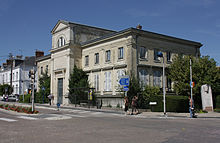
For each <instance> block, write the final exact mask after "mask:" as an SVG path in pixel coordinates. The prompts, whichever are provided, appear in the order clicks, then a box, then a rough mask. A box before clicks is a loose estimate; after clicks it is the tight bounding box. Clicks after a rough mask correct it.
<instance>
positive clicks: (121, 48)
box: [118, 47, 124, 59]
mask: <svg viewBox="0 0 220 143" xmlns="http://www.w3.org/2000/svg"><path fill="white" fill-rule="evenodd" d="M123 58H124V49H123V47H120V48H118V59H123Z"/></svg>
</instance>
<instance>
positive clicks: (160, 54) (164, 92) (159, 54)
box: [157, 52, 167, 116]
mask: <svg viewBox="0 0 220 143" xmlns="http://www.w3.org/2000/svg"><path fill="white" fill-rule="evenodd" d="M157 56H158V57H162V58H163V113H164V116H167V113H166V91H165V63H164V55H163V53H162V52H158V53H157Z"/></svg>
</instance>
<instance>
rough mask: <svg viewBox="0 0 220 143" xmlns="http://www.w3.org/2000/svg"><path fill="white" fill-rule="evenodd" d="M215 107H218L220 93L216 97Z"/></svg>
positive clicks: (219, 106) (219, 104)
mask: <svg viewBox="0 0 220 143" xmlns="http://www.w3.org/2000/svg"><path fill="white" fill-rule="evenodd" d="M216 108H220V95H218V96H217V97H216Z"/></svg>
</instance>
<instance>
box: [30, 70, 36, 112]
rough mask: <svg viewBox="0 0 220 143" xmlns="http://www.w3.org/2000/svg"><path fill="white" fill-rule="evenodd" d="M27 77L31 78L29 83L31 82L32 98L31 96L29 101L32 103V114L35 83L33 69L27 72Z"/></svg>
mask: <svg viewBox="0 0 220 143" xmlns="http://www.w3.org/2000/svg"><path fill="white" fill-rule="evenodd" d="M29 77H30V78H31V82H32V94H31V95H32V96H31V101H32V104H31V105H32V112H34V83H35V71H34V67H33V69H32V70H30V71H29Z"/></svg>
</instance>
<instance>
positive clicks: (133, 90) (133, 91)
mask: <svg viewBox="0 0 220 143" xmlns="http://www.w3.org/2000/svg"><path fill="white" fill-rule="evenodd" d="M135 95H137V96H138V106H139V107H142V103H143V102H142V100H143V98H142V88H141V86H140V83H139V80H138V79H137V78H136V77H135V76H134V75H133V74H132V72H131V75H130V84H129V91H128V93H127V96H128V100H129V102H130V105H131V101H132V98H133V97H134V96H135Z"/></svg>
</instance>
